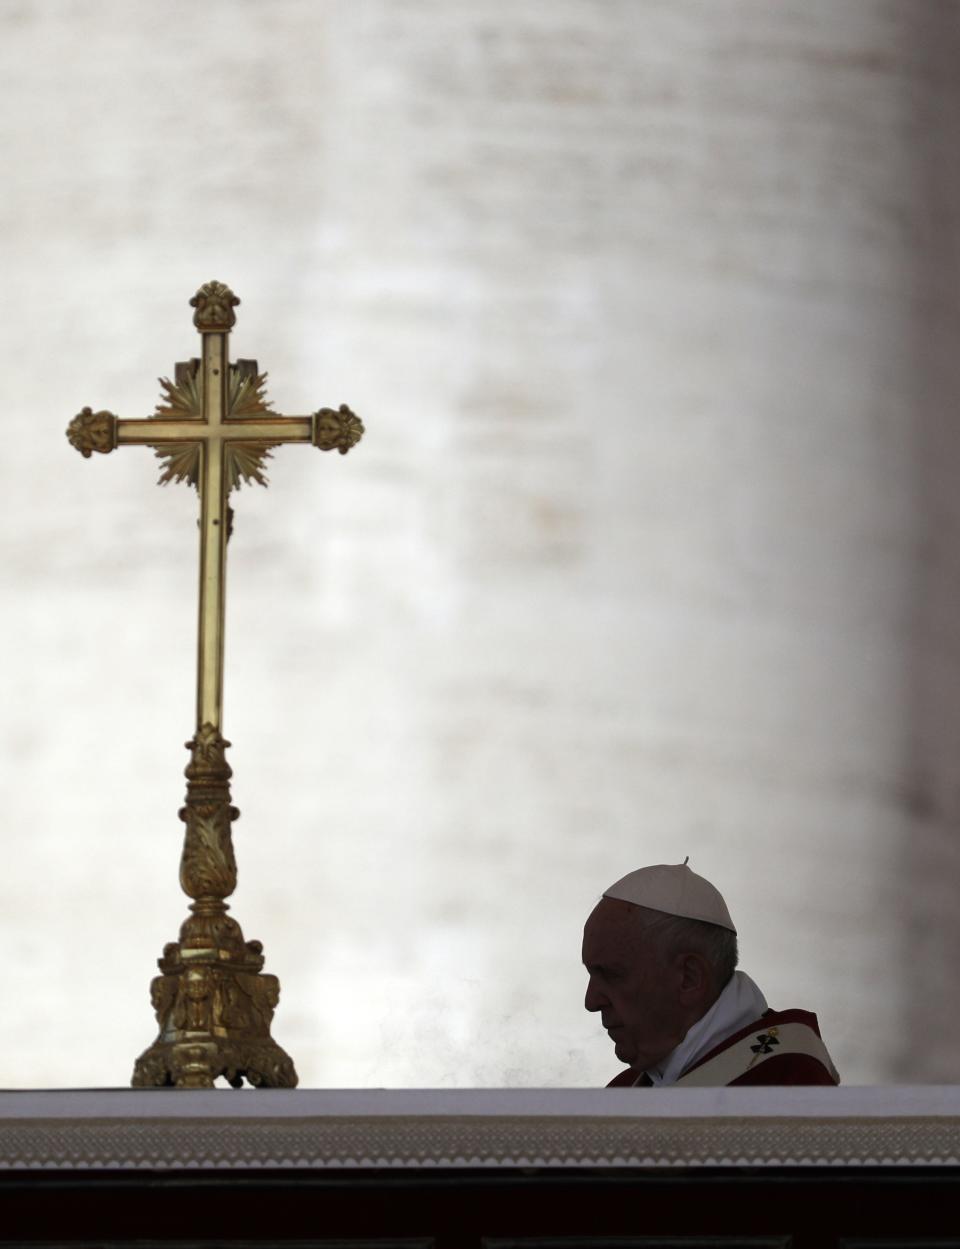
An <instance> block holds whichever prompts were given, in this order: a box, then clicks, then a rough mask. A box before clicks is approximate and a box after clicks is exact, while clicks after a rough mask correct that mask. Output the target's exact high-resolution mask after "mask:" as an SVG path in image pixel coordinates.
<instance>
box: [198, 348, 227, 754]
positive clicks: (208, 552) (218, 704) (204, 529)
mask: <svg viewBox="0 0 960 1249" xmlns="http://www.w3.org/2000/svg"><path fill="white" fill-rule="evenodd" d="M200 332H201V334H202V335H203V357H202V362H201V366H200V367H201V370H202V379H203V384H202V395H203V419H204V421H205V422H206V424H207V426H208V427H209V436H208V437H207V439H206V440H205V441H204V443H203V445H202V447H201V460H200V464H201V468H200V473H201V479H202V488H201V490H200V595H199V600H200V603H199V626H198V630H199V636H198V641H197V728H198V729H200V728H201V727H202V726H203V725H204V724H209V725H212V726H213V728H215V729H218V730H219V729H220V728H221V721H222V718H223V640H224V623H225V618H224V611H225V603H226V575H227V537H228V532H227V530H228V524H227V493H228V490H227V484H226V480H225V477H226V475H225V473H224V453H223V450H224V449H223V440H222V438H220V437H218V436H217V433H218V432H219V431H221V430H222V429H223V425H224V422H225V420H226V415H227V386H228V382H229V364H228V358H227V357H228V342H229V334H227V333H222V332H219V331H204V330H203V329H201V331H200Z"/></svg>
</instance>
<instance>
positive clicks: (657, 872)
mask: <svg viewBox="0 0 960 1249" xmlns="http://www.w3.org/2000/svg"><path fill="white" fill-rule="evenodd" d="M603 896H604V897H605V898H619V899H620V900H621V901H623V902H632V903H633V904H634V905H635V906H645V907H648V908H649V909H650V910H651V911H662V912H663V914H665V915H680V916H682V917H683V918H684V919H699V920H703V922H704V923H706V924H717V925H718V927H720V928H729V929H730V931H731V932H736V931H737V930H736V928H735V927H734V926H733V920H732V919H731V918H730V912H729V911H728V910H727V904H726V902H724V900H723V897H722V896H721V894H720V890H719V889H717V888H715V887H714V886H713V885H711V884H710V882H709V880H704V878H703V877H702V876H698V875H697V874H696V872H691V870H690V868H689V867H687V865H686V862H683V863H675V864H674V863H671V864H667V863H659V864H657V865H656V866H655V867H640V868H638V869H637V870H636V871H635V872H628V873H627V875H626V876H623V877H621V879H620V880H618V881H617V882H616V884H613V885H611V886H610V888H609V889H605V890H604V891H603Z"/></svg>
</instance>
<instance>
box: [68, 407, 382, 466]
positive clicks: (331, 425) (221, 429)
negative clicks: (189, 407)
mask: <svg viewBox="0 0 960 1249" xmlns="http://www.w3.org/2000/svg"><path fill="white" fill-rule="evenodd" d="M362 436H363V422H362V421H361V420H360V418H359V417H358V416H356V415H355V414H354V413H353V412H351V411H350V409H349V408H348V407H347V405H346V404H345V403H341V405H340V407H339V408H338V409H336V410H334V409H333V408H320V410H319V411H318V412H314V413H312V414H311V415H310V416H279V415H278V416H256V417H228V418H227V419H226V420H225V421H221V422H220V423H218V424H217V425H210V424H208V423H207V422H206V421H204V420H203V419H202V418H200V417H191V418H189V419H181V420H165V419H163V418H162V417H161V418H156V417H147V418H127V417H118V416H115V415H114V414H113V413H112V412H107V411H101V412H94V411H93V410H92V409H90V408H84V409H83V410H82V411H81V412H79V413H78V414H77V415H76V416H75V417H74V418H73V420H72V421H71V422H70V428H69V429H68V430H67V437H68V438H69V439H70V442H71V443H72V445H73V446H74V447H76V449H77V450H78V451H79V452H80V454H81V455H83V456H85V457H86V458H87V459H89V457H90V456H91V455H92V453H93V452H94V451H98V452H100V453H101V454H103V455H106V454H108V453H109V452H110V451H113V450H115V449H116V448H117V447H119V446H122V445H126V446H162V445H163V444H164V443H171V442H208V441H211V440H212V439H213V438H216V439H218V440H220V441H226V442H256V443H260V444H262V445H263V446H277V445H279V444H280V443H287V442H310V443H313V445H314V446H315V447H319V448H320V450H321V451H339V452H340V454H341V455H345V454H346V453H347V451H349V450H350V448H351V447H352V446H354V445H355V444H356V443H357V442H359V441H360V438H361V437H362Z"/></svg>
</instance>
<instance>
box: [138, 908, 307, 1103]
mask: <svg viewBox="0 0 960 1249" xmlns="http://www.w3.org/2000/svg"><path fill="white" fill-rule="evenodd" d="M221 907H222V910H221V913H220V914H211V913H208V914H194V915H192V916H190V918H189V919H187V921H186V922H185V923H184V925H183V928H182V929H181V932H180V941H179V942H171V943H170V944H169V945H167V946H165V947H164V951H163V958H161V959H159V960H158V962H159V966H160V970H161V971H162V972H163V975H162V976H157V977H156V978H155V979H154V981H153V982H152V984H151V985H150V996H151V998H152V1000H153V1008H154V1010H155V1011H156V1014H157V1022H158V1024H159V1025H160V1035H159V1036H158V1038H157V1039H156V1041H154V1043H153V1044H152V1045H151V1046H150V1047H149V1049H147V1050H145V1051H144V1052H143V1053H142V1054H141V1055H140V1057H139V1058H138V1059H137V1061H136V1064H135V1065H134V1069H133V1080H132V1081H131V1083H132V1084H133V1085H134V1087H147V1086H152V1085H164V1084H167V1085H170V1084H172V1085H176V1087H177V1088H185V1089H203V1088H212V1087H213V1083H214V1081H215V1080H216V1078H217V1077H218V1076H225V1077H226V1079H227V1081H228V1082H229V1083H230V1084H232V1085H233V1086H234V1088H239V1087H240V1086H241V1085H242V1084H243V1080H244V1077H246V1079H247V1080H248V1082H249V1083H250V1084H254V1085H257V1086H258V1087H263V1088H294V1087H295V1086H296V1083H297V1073H296V1071H295V1070H294V1066H293V1062H292V1061H291V1059H290V1057H289V1056H288V1055H287V1054H286V1053H285V1052H284V1051H283V1050H282V1049H281V1048H280V1046H279V1045H278V1044H277V1043H276V1041H274V1040H273V1038H272V1037H271V1036H270V1021H271V1020H272V1018H273V1012H274V1008H275V1007H276V1005H277V1001H278V999H279V997H280V982H279V981H278V980H277V978H276V976H270V975H264V974H262V972H261V970H260V969H261V968H262V967H263V955H262V953H261V950H262V948H263V947H262V946H261V944H260V942H259V941H247V942H244V940H243V934H242V933H241V931H240V925H239V924H238V923H237V922H236V920H234V919H230V918H229V916H227V915H226V914H224V912H225V911H226V909H227V908H226V907H225V906H223V904H222V903H221ZM192 909H193V910H194V911H195V912H196V911H197V910H198V906H194V907H193V908H192ZM201 942H202V944H201Z"/></svg>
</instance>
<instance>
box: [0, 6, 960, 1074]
mask: <svg viewBox="0 0 960 1249" xmlns="http://www.w3.org/2000/svg"><path fill="white" fill-rule="evenodd" d="M0 32H2V38H0V66H2V78H3V82H4V103H3V113H2V116H0V155H2V160H3V169H4V193H3V195H2V197H0V222H2V230H0V253H2V271H3V274H4V281H3V287H4V316H3V318H2V323H0V334H2V359H3V376H4V382H5V386H4V391H5V396H4V403H3V407H2V415H0V421H2V429H3V431H4V437H3V455H2V457H0V499H2V511H0V601H2V602H3V605H4V609H3V612H2V613H0V745H2V750H0V784H2V794H3V830H2V837H3V863H4V870H3V872H2V873H0V917H2V920H0V936H2V948H3V951H4V956H5V978H6V984H7V990H6V1001H7V1008H6V1010H5V1012H4V1017H5V1023H6V1027H5V1030H4V1045H3V1050H2V1058H0V1085H2V1086H5V1087H8V1088H11V1087H29V1086H43V1085H46V1086H60V1087H63V1086H83V1085H100V1086H104V1085H123V1084H125V1083H126V1081H127V1080H128V1078H129V1071H130V1068H131V1065H132V1061H133V1058H134V1056H135V1055H136V1054H137V1053H139V1052H140V1051H141V1050H142V1049H143V1048H144V1046H145V1045H146V1044H147V1043H148V1042H149V1041H150V1040H151V1039H152V1036H153V1032H154V1025H153V1019H152V1014H151V1011H150V1005H149V998H148V983H149V980H150V977H151V975H152V974H153V969H154V960H155V959H156V957H157V956H158V955H159V954H160V952H161V949H162V946H163V944H164V942H166V941H169V940H172V939H173V938H174V937H175V935H176V930H177V928H178V926H179V924H180V922H181V919H182V918H183V915H184V913H185V904H186V899H184V898H183V897H182V895H181V894H180V893H179V889H178V885H177V863H178V857H179V852H180V839H181V826H180V824H179V822H178V821H177V819H176V811H177V808H178V807H179V805H180V803H181V800H182V791H183V781H182V768H183V766H184V764H185V763H186V752H185V751H184V750H183V749H182V745H181V743H182V742H184V741H185V740H186V739H187V738H188V737H189V736H190V735H191V733H192V730H193V722H192V715H193V663H194V615H195V592H196V587H195V578H196V573H195V532H196V531H195V520H194V516H195V503H194V499H193V498H192V497H191V494H190V493H189V492H188V491H187V490H186V489H184V488H182V487H181V488H171V489H168V490H158V489H156V488H155V486H154V484H153V483H154V481H155V477H156V463H155V462H154V461H153V460H152V458H151V456H150V455H149V453H148V452H147V451H145V450H142V449H124V450H122V451H120V452H118V453H117V454H115V455H113V456H111V457H103V458H100V457H95V459H94V460H91V461H89V462H85V461H83V460H81V459H80V457H79V456H77V455H76V454H75V452H73V451H72V450H71V448H70V447H69V446H68V445H67V442H66V439H65V438H64V435H63V431H64V429H65V427H66V424H67V422H68V421H69V419H70V418H71V417H72V416H73V415H74V414H75V413H76V412H78V411H79V410H80V408H81V407H82V406H83V405H85V404H90V405H92V406H93V407H94V408H95V409H96V408H100V407H107V408H110V409H112V410H113V411H115V412H119V413H121V414H124V415H129V416H134V415H145V414H146V413H147V412H149V411H150V410H151V409H152V407H153V404H154V402H155V400H156V397H157V387H156V383H155V381H154V379H155V378H156V376H157V375H158V374H163V375H171V374H172V368H173V364H174V361H175V360H178V359H186V358H187V357H188V356H190V355H193V354H196V351H197V345H198V342H199V340H198V339H197V338H196V335H195V333H194V331H193V329H192V326H191V322H190V310H189V308H188V306H187V299H188V298H189V296H190V295H191V294H192V293H193V291H194V290H195V289H196V287H197V286H198V285H199V284H200V283H201V282H203V281H207V280H209V279H210V278H218V279H220V280H222V281H225V282H228V283H229V284H230V285H231V286H232V287H233V288H234V289H235V290H236V291H237V293H238V294H239V295H240V297H241V299H242V300H243V303H242V304H241V306H240V308H238V309H237V313H238V324H237V328H236V331H235V334H234V339H233V350H234V355H235V356H244V357H256V358H257V359H258V360H259V362H260V365H261V367H262V368H267V369H268V370H269V372H270V394H271V397H272V398H273V400H274V403H275V406H276V407H277V408H278V409H279V410H280V411H284V412H289V413H295V412H306V411H310V410H313V409H315V408H317V407H319V406H321V405H327V406H336V405H337V404H339V403H341V402H348V403H349V404H350V405H351V406H352V407H353V408H354V409H355V410H356V411H357V412H359V413H360V414H361V415H362V416H363V417H364V419H365V421H366V423H367V428H368V434H367V437H366V439H365V441H364V443H363V444H362V445H361V446H360V447H359V448H358V449H357V450H356V451H355V452H353V453H352V454H351V455H350V456H349V457H347V458H346V459H344V460H341V459H340V458H339V457H332V456H324V457H321V456H319V455H318V454H316V453H313V452H308V451H307V450H306V449H303V448H286V449H283V450H281V451H279V452H278V453H277V455H276V457H275V460H274V461H273V463H272V467H271V472H270V477H271V486H270V489H269V490H268V491H263V490H258V489H249V490H248V489H244V490H242V491H241V492H240V493H239V495H238V496H237V498H236V500H235V508H236V513H237V515H236V526H235V534H234V538H233V541H232V543H231V547H232V550H231V567H230V581H231V588H230V598H229V605H228V616H229V620H228V628H229V632H228V640H227V644H228V672H227V706H226V722H225V726H224V729H225V733H226V736H227V737H228V738H229V739H230V740H231V741H233V742H234V743H235V744H234V747H233V750H232V751H231V762H232V764H233V767H234V772H235V777H234V795H235V800H236V802H237V805H238V806H239V807H240V808H241V811H242V812H243V817H242V819H241V821H240V822H239V824H238V826H237V829H236V847H237V856H238V861H239V866H240V887H239V889H238V892H237V894H236V895H235V898H234V909H233V914H234V915H236V917H237V918H238V919H239V920H240V922H241V923H242V925H243V927H244V930H245V933H246V936H247V937H248V938H257V939H260V940H262V941H263V942H264V945H265V952H266V957H267V970H269V971H272V972H274V973H276V974H277V975H279V976H280V979H281V983H282V986H283V996H282V999H281V1003H280V1007H279V1009H278V1012H277V1017H276V1021H275V1035H276V1037H277V1039H278V1041H279V1042H280V1043H281V1044H282V1045H283V1046H284V1048H286V1049H287V1050H288V1051H289V1052H290V1053H291V1054H292V1055H293V1057H294V1059H295V1060H296V1062H297V1064H298V1067H299V1070H300V1076H301V1083H302V1084H304V1085H307V1086H472V1085H506V1086H517V1085H585V1086H593V1085H597V1084H600V1083H603V1082H605V1081H606V1080H607V1079H609V1078H610V1076H612V1075H613V1074H614V1073H615V1071H616V1070H617V1069H618V1064H617V1063H616V1062H615V1060H614V1058H613V1055H612V1052H611V1050H610V1047H609V1042H608V1041H607V1039H606V1037H605V1036H604V1035H603V1034H602V1032H601V1030H600V1028H599V1025H598V1022H597V1021H596V1020H595V1019H593V1018H591V1017H588V1016H587V1015H586V1014H585V1013H584V1011H583V1010H582V1006H581V1001H582V994H583V990H584V987H585V983H584V976H583V972H582V969H581V968H580V966H579V940H580V928H581V924H582V921H583V919H584V918H585V916H586V914H587V913H588V912H589V910H590V909H591V907H592V905H593V904H594V902H595V900H596V898H597V896H598V895H599V894H600V892H601V891H602V889H603V888H604V887H605V886H606V885H607V884H609V883H610V882H611V881H613V880H615V879H616V878H618V877H619V876H621V875H623V874H624V873H625V872H626V871H628V870H630V869H631V868H633V867H635V866H639V865H641V864H643V863H649V862H679V861H682V859H683V858H684V856H685V855H689V856H690V859H691V866H692V867H694V868H695V869H696V870H698V871H700V872H702V873H703V874H704V875H706V876H708V877H710V878H711V879H713V880H714V881H715V882H716V884H717V885H718V886H719V887H720V888H721V889H722V890H723V892H724V894H725V895H726V898H727V900H728V903H729V905H730V908H731V911H732V913H733V915H734V918H735V919H736V920H737V922H738V925H739V927H740V937H741V954H742V965H743V966H744V968H745V969H746V970H747V971H749V972H750V973H751V974H752V975H753V976H754V978H755V979H756V980H757V981H758V982H759V983H760V984H761V985H762V986H763V988H764V990H765V992H766V994H767V996H768V998H769V1000H770V1002H771V1004H772V1005H775V1006H777V1007H780V1008H783V1007H787V1006H794V1005H797V1006H805V1007H807V1008H810V1009H814V1010H816V1011H817V1012H818V1013H819V1015H820V1021H821V1025H822V1029H823V1033H824V1036H825V1039H826V1040H827V1043H828V1045H829V1046H830V1048H831V1051H832V1053H833V1056H834V1058H835V1060H836V1063H837V1065H838V1067H839V1068H840V1070H841V1072H842V1074H843V1076H844V1078H845V1081H847V1082H850V1083H869V1082H886V1081H900V1082H924V1081H940V1082H951V1081H957V1080H960V1053H958V1051H957V1048H956V1045H955V1043H954V1040H953V1038H954V1037H955V1035H956V1030H957V1027H958V1025H960V985H958V983H957V978H956V968H957V966H958V965H960V922H958V919H957V904H956V898H957V881H958V873H960V841H958V837H957V820H958V810H960V763H958V761H960V642H958V626H957V620H958V610H960V603H958V585H960V489H958V487H957V483H958V480H960V433H958V429H960V423H958V400H957V395H958V391H960V350H958V348H957V343H958V341H960V309H958V290H960V283H958V279H960V250H958V249H960V245H958V238H960V220H958V217H960V212H958V205H960V194H958V190H960V188H958V181H960V162H958V161H957V159H956V152H957V150H958V140H960V75H958V73H957V65H958V63H960V6H958V5H957V4H955V3H951V2H949V0H942V2H938V0H930V2H924V3H917V2H916V0H848V2H846V3H844V4H842V5H839V4H836V3H835V2H834V0H783V2H781V3H778V4H770V3H766V2H762V0H730V3H726V4H723V5H717V4H715V3H712V0H549V2H548V0H539V2H537V0H512V2H511V3H507V2H506V0H471V3H466V2H465V0H446V2H445V3H440V0H406V2H405V3H403V4H395V3H390V2H389V0H357V2H356V3H349V4H348V3H334V2H332V0H328V2H327V3H320V2H318V0H272V2H271V3H264V2H259V3H254V2H251V3H246V4H243V5H238V4H231V3H228V2H227V0H207V3H205V4H204V5H202V6H197V5H194V4H192V3H186V2H185V0H169V2H167V3H164V4H160V3H156V2H154V3H146V4H138V5H131V4H128V3H125V2H124V0H98V2H97V3H87V2H84V0H62V2H60V0H57V2H54V3H45V2H41V0H19V2H17V0H12V2H11V3H9V4H6V5H4V6H3V10H2V12H0Z"/></svg>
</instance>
